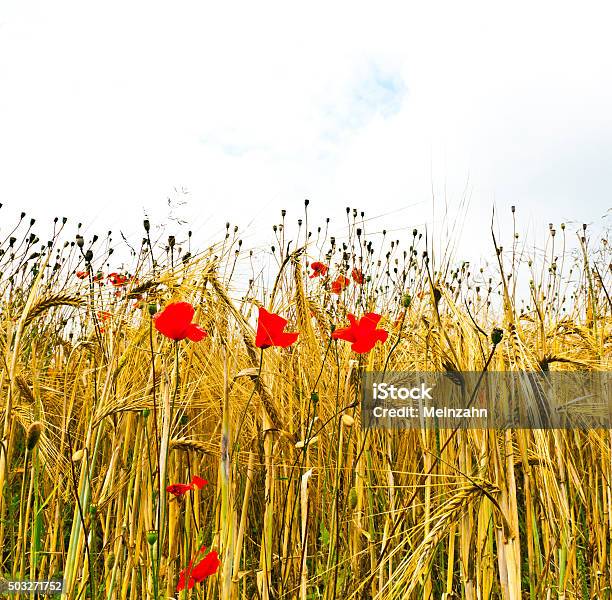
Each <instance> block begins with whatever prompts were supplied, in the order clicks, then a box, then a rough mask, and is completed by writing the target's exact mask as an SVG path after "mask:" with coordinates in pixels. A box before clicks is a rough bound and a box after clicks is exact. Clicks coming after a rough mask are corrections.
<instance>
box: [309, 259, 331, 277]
mask: <svg viewBox="0 0 612 600" xmlns="http://www.w3.org/2000/svg"><path fill="white" fill-rule="evenodd" d="M310 268H311V269H312V275H310V279H312V278H313V277H319V276H323V277H324V276H325V274H326V273H327V271H328V266H327V265H326V264H324V263H322V262H319V261H316V262H313V263H312V264H311V265H310Z"/></svg>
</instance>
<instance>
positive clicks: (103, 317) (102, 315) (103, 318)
mask: <svg viewBox="0 0 612 600" xmlns="http://www.w3.org/2000/svg"><path fill="white" fill-rule="evenodd" d="M111 316H112V315H111V314H110V313H109V312H107V311H105V310H99V311H98V319H99V320H100V323H101V324H100V325H99V328H100V333H104V332H105V331H106V327H102V324H104V323H106V321H108V320H109V319H110V318H111Z"/></svg>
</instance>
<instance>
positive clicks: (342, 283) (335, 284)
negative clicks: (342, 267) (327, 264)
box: [331, 275, 350, 294]
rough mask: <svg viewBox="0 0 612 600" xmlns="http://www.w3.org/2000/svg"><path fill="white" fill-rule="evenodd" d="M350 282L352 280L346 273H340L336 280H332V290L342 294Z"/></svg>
mask: <svg viewBox="0 0 612 600" xmlns="http://www.w3.org/2000/svg"><path fill="white" fill-rule="evenodd" d="M349 283H350V280H349V278H348V277H345V276H344V275H338V277H337V278H336V280H335V281H332V284H331V291H332V292H333V293H334V294H340V293H342V290H344V288H346V287H347V286H348V284H349Z"/></svg>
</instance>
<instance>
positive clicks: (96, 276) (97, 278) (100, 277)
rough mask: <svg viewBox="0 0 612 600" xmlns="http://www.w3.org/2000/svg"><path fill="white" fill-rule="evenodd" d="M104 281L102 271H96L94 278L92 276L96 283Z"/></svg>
mask: <svg viewBox="0 0 612 600" xmlns="http://www.w3.org/2000/svg"><path fill="white" fill-rule="evenodd" d="M103 279H104V273H102V271H98V272H97V273H96V274H95V275H94V276H93V280H94V281H97V282H98V283H100V282H101V281H102V280H103Z"/></svg>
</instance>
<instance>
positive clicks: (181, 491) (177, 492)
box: [166, 483, 193, 498]
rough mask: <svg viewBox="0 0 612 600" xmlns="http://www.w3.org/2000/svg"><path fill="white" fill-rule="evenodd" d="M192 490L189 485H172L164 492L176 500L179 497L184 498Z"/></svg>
mask: <svg viewBox="0 0 612 600" xmlns="http://www.w3.org/2000/svg"><path fill="white" fill-rule="evenodd" d="M192 489H193V486H192V485H191V484H190V483H172V484H170V485H169V486H168V487H167V488H166V491H167V492H168V493H169V494H172V495H173V496H176V497H177V498H178V497H179V496H184V495H185V494H186V493H187V492H188V491H189V490H192Z"/></svg>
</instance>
